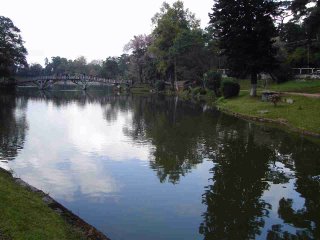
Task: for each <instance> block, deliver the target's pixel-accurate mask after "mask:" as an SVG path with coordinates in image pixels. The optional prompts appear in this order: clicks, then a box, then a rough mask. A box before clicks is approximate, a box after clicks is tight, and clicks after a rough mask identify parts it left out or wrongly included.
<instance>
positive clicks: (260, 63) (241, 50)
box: [209, 0, 277, 96]
mask: <svg viewBox="0 0 320 240" xmlns="http://www.w3.org/2000/svg"><path fill="white" fill-rule="evenodd" d="M276 7H277V5H276V4H275V3H274V2H272V1H268V0H253V1H252V0H251V1H250V0H239V1H234V0H217V1H216V3H215V4H214V6H213V8H212V10H213V13H212V14H209V16H210V19H211V20H210V24H211V25H212V27H213V29H214V35H215V37H217V39H218V40H219V45H220V48H221V49H222V51H223V54H224V55H226V56H227V57H228V65H229V68H230V69H231V70H232V71H233V72H235V73H236V74H247V73H249V74H250V75H251V85H252V88H251V93H250V95H251V96H256V85H257V74H258V73H259V72H261V71H267V72H269V71H270V70H271V69H273V68H274V66H275V64H274V63H275V59H274V55H275V53H276V51H275V49H274V48H273V40H272V38H273V37H275V36H276V28H275V26H274V23H273V19H272V16H273V15H276Z"/></svg>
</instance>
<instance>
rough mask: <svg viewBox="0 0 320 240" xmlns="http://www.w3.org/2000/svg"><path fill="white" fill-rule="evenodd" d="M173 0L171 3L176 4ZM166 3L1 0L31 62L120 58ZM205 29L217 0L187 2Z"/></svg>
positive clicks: (149, 28)
mask: <svg viewBox="0 0 320 240" xmlns="http://www.w3.org/2000/svg"><path fill="white" fill-rule="evenodd" d="M174 1H175V0H167V1H166V2H168V3H170V4H171V3H173V2H174ZM162 3H163V0H135V1H132V0H117V1H116V0H113V1H111V0H28V1H26V0H0V6H1V8H0V15H1V16H5V17H8V18H10V19H11V20H12V21H13V23H14V24H15V26H17V27H18V28H19V29H20V30H21V35H22V38H23V40H24V41H25V47H26V48H27V50H28V56H27V60H28V62H29V63H40V64H42V65H44V59H45V57H48V59H50V58H51V57H52V56H60V57H66V58H68V59H75V58H77V57H79V56H85V57H86V58H87V60H88V61H89V62H90V61H91V60H101V59H106V58H107V57H108V56H120V55H121V54H122V53H123V47H124V45H125V44H126V43H128V42H129V41H130V39H132V38H133V36H134V35H139V34H149V33H151V31H152V24H151V18H152V17H153V16H154V14H155V13H157V12H159V10H160V7H161V5H162ZM184 5H185V8H189V10H190V11H191V12H193V13H195V14H196V18H198V19H200V20H201V26H202V27H203V28H204V27H205V26H207V23H208V22H209V17H208V13H209V12H211V8H212V5H213V0H198V1H195V0H184Z"/></svg>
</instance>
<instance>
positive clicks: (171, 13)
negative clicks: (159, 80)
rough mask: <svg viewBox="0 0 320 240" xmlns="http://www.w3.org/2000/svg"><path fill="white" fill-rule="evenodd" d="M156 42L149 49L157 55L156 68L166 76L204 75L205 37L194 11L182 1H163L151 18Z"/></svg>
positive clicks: (189, 76)
mask: <svg viewBox="0 0 320 240" xmlns="http://www.w3.org/2000/svg"><path fill="white" fill-rule="evenodd" d="M152 23H153V24H154V26H155V27H154V30H153V32H152V36H153V39H154V41H153V43H152V44H151V46H150V48H149V51H150V53H152V55H153V56H155V57H156V58H157V60H158V61H157V63H156V66H157V70H158V72H159V73H160V74H161V75H162V76H163V77H164V78H165V79H167V80H171V81H172V82H173V81H177V80H178V79H180V80H190V79H192V78H193V79H197V78H201V76H202V75H203V73H204V70H203V66H205V64H204V63H205V54H204V52H205V37H204V34H203V32H202V30H201V29H200V28H199V21H198V20H197V19H196V18H195V15H194V14H193V13H191V12H190V11H189V9H184V5H183V2H182V1H177V2H175V3H173V4H172V6H170V5H169V4H167V3H163V5H162V8H161V9H160V12H159V13H157V14H155V16H154V17H153V19H152Z"/></svg>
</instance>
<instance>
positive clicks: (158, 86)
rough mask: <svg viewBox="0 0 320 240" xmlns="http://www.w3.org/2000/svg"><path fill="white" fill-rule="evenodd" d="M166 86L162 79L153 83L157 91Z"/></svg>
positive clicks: (162, 89)
mask: <svg viewBox="0 0 320 240" xmlns="http://www.w3.org/2000/svg"><path fill="white" fill-rule="evenodd" d="M165 87H166V84H165V82H164V81H161V80H158V81H156V83H155V88H156V90H157V91H158V92H161V91H164V90H165Z"/></svg>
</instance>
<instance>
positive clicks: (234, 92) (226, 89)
mask: <svg viewBox="0 0 320 240" xmlns="http://www.w3.org/2000/svg"><path fill="white" fill-rule="evenodd" d="M239 92H240V85H239V83H236V82H235V81H233V80H229V79H228V80H223V81H222V93H223V96H224V98H231V97H235V96H238V95H239Z"/></svg>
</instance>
